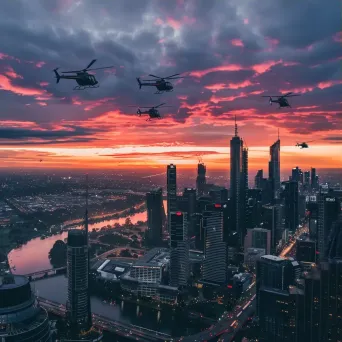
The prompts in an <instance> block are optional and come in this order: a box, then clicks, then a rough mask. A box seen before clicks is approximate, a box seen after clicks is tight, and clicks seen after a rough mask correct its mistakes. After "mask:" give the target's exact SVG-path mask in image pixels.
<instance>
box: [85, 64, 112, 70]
mask: <svg viewBox="0 0 342 342" xmlns="http://www.w3.org/2000/svg"><path fill="white" fill-rule="evenodd" d="M112 68H114V65H113V66H108V67H102V68H94V69H87V71H90V70H101V69H112Z"/></svg>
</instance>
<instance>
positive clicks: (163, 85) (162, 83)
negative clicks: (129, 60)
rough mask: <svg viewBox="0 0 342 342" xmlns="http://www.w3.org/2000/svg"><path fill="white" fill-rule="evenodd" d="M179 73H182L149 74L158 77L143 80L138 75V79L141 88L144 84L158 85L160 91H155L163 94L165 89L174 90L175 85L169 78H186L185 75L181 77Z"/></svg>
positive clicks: (147, 85)
mask: <svg viewBox="0 0 342 342" xmlns="http://www.w3.org/2000/svg"><path fill="white" fill-rule="evenodd" d="M178 75H180V74H174V75H171V76H168V77H159V76H155V75H149V76H151V77H154V78H156V79H155V80H143V81H141V80H140V78H139V77H137V81H138V84H139V89H141V87H143V86H146V87H156V88H157V89H158V91H157V92H155V94H163V92H164V91H165V92H170V91H173V85H172V83H171V82H169V81H168V80H176V79H179V78H184V77H181V76H178ZM176 76H177V77H176Z"/></svg>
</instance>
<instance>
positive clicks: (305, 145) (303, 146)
mask: <svg viewBox="0 0 342 342" xmlns="http://www.w3.org/2000/svg"><path fill="white" fill-rule="evenodd" d="M312 141H314V140H312ZM312 141H308V142H312ZM295 146H298V147H300V149H303V148H309V145H308V143H306V142H304V141H303V142H302V143H298V142H297V144H296V145H295Z"/></svg>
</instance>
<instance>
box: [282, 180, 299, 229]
mask: <svg viewBox="0 0 342 342" xmlns="http://www.w3.org/2000/svg"><path fill="white" fill-rule="evenodd" d="M283 185H284V186H285V189H284V199H285V228H286V229H289V230H290V231H293V232H294V231H296V229H297V228H298V224H299V212H298V205H299V204H298V201H299V190H298V181H293V180H292V181H287V182H283Z"/></svg>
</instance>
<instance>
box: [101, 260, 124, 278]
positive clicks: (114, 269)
mask: <svg viewBox="0 0 342 342" xmlns="http://www.w3.org/2000/svg"><path fill="white" fill-rule="evenodd" d="M128 268H130V264H128V263H126V262H118V261H114V260H109V259H107V260H106V261H105V262H103V263H102V265H101V266H100V267H99V268H98V269H97V271H98V272H100V271H101V272H107V273H112V274H115V275H117V276H120V275H122V274H123V273H125V272H126V271H127V269H128Z"/></svg>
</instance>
